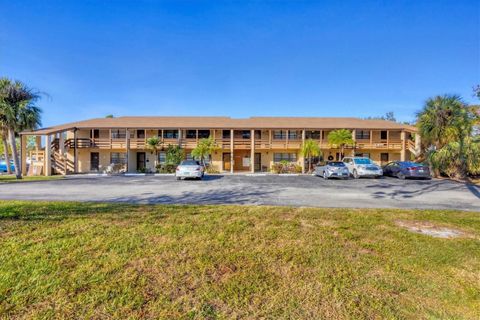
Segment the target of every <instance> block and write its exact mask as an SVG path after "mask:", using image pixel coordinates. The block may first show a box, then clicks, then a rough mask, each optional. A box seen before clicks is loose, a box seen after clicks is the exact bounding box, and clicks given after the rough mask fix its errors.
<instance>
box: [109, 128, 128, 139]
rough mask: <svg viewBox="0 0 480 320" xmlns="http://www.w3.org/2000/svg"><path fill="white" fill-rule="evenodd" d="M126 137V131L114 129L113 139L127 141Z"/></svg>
mask: <svg viewBox="0 0 480 320" xmlns="http://www.w3.org/2000/svg"><path fill="white" fill-rule="evenodd" d="M126 135H127V134H126V131H125V129H112V139H125V137H126Z"/></svg>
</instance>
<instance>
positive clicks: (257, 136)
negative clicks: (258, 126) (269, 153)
mask: <svg viewBox="0 0 480 320" xmlns="http://www.w3.org/2000/svg"><path fill="white" fill-rule="evenodd" d="M255 139H259V140H260V139H262V131H261V130H255Z"/></svg>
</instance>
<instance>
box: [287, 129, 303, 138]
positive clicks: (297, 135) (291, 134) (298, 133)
mask: <svg viewBox="0 0 480 320" xmlns="http://www.w3.org/2000/svg"><path fill="white" fill-rule="evenodd" d="M301 138H302V132H301V131H298V130H289V131H288V139H289V140H297V139H301Z"/></svg>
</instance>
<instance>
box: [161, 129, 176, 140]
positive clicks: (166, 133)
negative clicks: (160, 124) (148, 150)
mask: <svg viewBox="0 0 480 320" xmlns="http://www.w3.org/2000/svg"><path fill="white" fill-rule="evenodd" d="M163 138H164V139H178V130H163Z"/></svg>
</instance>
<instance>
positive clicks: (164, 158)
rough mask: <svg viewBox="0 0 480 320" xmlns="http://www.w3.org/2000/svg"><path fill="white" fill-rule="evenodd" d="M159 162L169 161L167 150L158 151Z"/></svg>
mask: <svg viewBox="0 0 480 320" xmlns="http://www.w3.org/2000/svg"><path fill="white" fill-rule="evenodd" d="M158 162H159V163H165V162H167V153H166V152H163V151H162V152H159V153H158Z"/></svg>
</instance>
